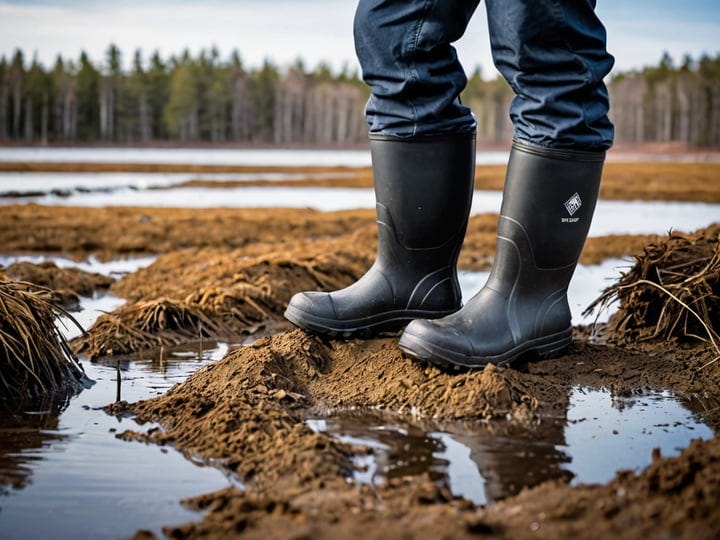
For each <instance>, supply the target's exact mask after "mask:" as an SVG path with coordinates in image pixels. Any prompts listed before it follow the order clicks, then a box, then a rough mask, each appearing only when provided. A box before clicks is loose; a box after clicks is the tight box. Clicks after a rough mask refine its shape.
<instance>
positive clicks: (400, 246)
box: [285, 133, 475, 338]
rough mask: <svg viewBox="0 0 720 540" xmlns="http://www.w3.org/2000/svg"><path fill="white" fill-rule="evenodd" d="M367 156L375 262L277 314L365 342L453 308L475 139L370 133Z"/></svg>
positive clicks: (318, 330) (315, 329) (469, 136)
mask: <svg viewBox="0 0 720 540" xmlns="http://www.w3.org/2000/svg"><path fill="white" fill-rule="evenodd" d="M370 152H371V156H372V163H373V174H374V182H375V197H376V200H377V224H378V250H377V258H376V260H375V264H373V266H372V267H371V268H370V270H369V271H368V272H367V273H366V274H365V275H364V276H363V277H361V278H360V279H359V280H358V281H357V282H355V283H354V284H352V285H351V286H349V287H347V288H345V289H342V290H339V291H335V292H331V293H325V292H303V293H298V294H296V295H295V296H293V297H292V299H291V300H290V303H289V305H288V307H287V310H286V311H285V317H286V318H287V319H288V320H289V321H290V322H292V323H294V324H295V325H297V326H299V327H300V328H303V329H305V330H308V331H311V332H314V333H319V334H326V335H329V336H332V337H334V336H339V337H365V338H367V337H372V336H375V335H378V334H380V333H385V332H396V331H398V330H400V329H401V328H403V327H404V326H405V325H406V324H408V323H409V322H410V321H411V320H413V319H418V318H423V319H432V318H437V317H443V316H445V315H448V314H449V313H453V312H454V311H457V310H458V309H460V306H461V301H462V295H461V292H460V286H459V284H458V280H457V272H456V268H455V265H456V263H457V257H458V253H459V252H460V248H461V246H462V242H463V238H464V236H465V229H466V227H467V221H468V215H469V212H470V205H471V202H472V193H473V181H474V176H475V134H474V133H464V134H453V135H447V136H445V135H443V136H436V137H422V138H420V137H418V138H414V139H398V138H391V137H386V136H380V135H371V137H370Z"/></svg>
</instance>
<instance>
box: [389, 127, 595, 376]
mask: <svg viewBox="0 0 720 540" xmlns="http://www.w3.org/2000/svg"><path fill="white" fill-rule="evenodd" d="M604 158H605V153H604V152H578V151H563V150H548V149H538V148H536V147H533V146H528V145H526V144H524V143H522V142H519V141H515V142H514V143H513V148H512V151H511V153H510V162H509V163H508V169H507V178H506V181H505V190H504V193H503V203H502V209H501V211H500V222H499V225H498V235H497V249H496V254H495V261H494V263H493V267H492V272H491V273H490V277H489V278H488V282H487V284H486V285H485V287H483V289H482V290H480V292H479V293H477V294H476V295H475V296H474V297H473V298H472V299H470V300H469V301H468V303H467V305H466V306H465V307H463V308H462V309H461V310H460V311H458V312H457V313H454V314H453V315H450V316H448V317H445V318H443V319H440V320H437V321H423V320H419V321H413V322H412V323H410V324H409V325H408V327H407V328H406V329H405V332H404V333H403V335H402V337H401V338H400V348H401V349H402V350H403V351H404V352H406V353H407V354H409V355H410V356H413V357H415V358H419V359H423V360H428V361H431V362H433V363H435V364H438V365H440V366H443V367H450V368H455V369H463V368H465V369H467V368H478V367H482V366H484V365H485V364H488V363H493V364H499V365H509V364H511V363H512V362H513V361H515V360H517V359H518V358H520V357H521V356H523V355H525V354H526V353H534V355H535V356H539V357H541V358H550V357H554V356H559V355H561V354H563V353H564V352H565V350H566V349H567V346H568V345H569V344H570V343H571V341H572V324H571V315H570V306H569V305H568V301H567V289H568V284H569V283H570V278H571V277H572V275H573V272H574V271H575V266H576V265H577V261H578V258H579V257H580V252H581V251H582V247H583V244H584V243H585V238H586V237H587V233H588V230H589V228H590V222H591V220H592V215H593V211H594V209H595V203H596V202H597V196H598V189H599V187H600V176H601V173H602V166H603V161H604Z"/></svg>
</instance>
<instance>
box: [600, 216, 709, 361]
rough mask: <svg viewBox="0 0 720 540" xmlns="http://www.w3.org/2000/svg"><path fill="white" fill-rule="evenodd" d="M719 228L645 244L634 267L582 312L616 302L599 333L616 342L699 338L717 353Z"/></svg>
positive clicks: (675, 233)
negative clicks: (616, 309) (613, 312)
mask: <svg viewBox="0 0 720 540" xmlns="http://www.w3.org/2000/svg"><path fill="white" fill-rule="evenodd" d="M719 239H720V224H715V225H711V226H710V227H707V228H705V229H702V230H700V231H698V232H696V233H694V234H682V233H677V232H672V233H670V234H669V236H668V237H667V238H665V239H663V240H661V241H658V242H654V243H651V244H648V245H647V246H646V247H645V248H644V249H643V252H642V253H641V254H640V255H637V256H636V257H635V264H634V266H633V267H632V268H631V269H630V270H629V271H628V272H627V273H625V274H623V276H622V277H621V278H620V280H619V281H618V282H617V283H615V284H614V285H612V286H611V287H609V288H607V289H606V290H605V291H604V292H603V293H602V295H601V296H600V297H599V298H598V299H597V300H595V302H593V303H592V304H591V305H590V307H589V308H588V309H587V311H586V313H589V312H592V311H593V310H594V309H595V308H597V307H606V306H607V305H608V304H610V303H612V302H615V301H619V302H620V305H619V309H618V311H617V313H616V314H615V315H613V316H612V317H611V318H610V321H609V322H608V324H607V326H606V327H605V328H604V329H603V330H602V335H603V337H606V338H607V339H608V340H610V341H615V342H631V341H635V340H650V339H661V340H670V339H687V338H694V339H701V340H704V341H708V342H710V343H711V345H712V346H713V347H714V348H715V349H716V350H717V351H718V354H720V349H718V345H720V339H718V334H719V333H720V242H719Z"/></svg>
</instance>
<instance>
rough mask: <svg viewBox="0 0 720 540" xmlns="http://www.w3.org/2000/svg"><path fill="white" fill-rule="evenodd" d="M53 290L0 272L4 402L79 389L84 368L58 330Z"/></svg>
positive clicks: (0, 377) (1, 395)
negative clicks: (11, 278)
mask: <svg viewBox="0 0 720 540" xmlns="http://www.w3.org/2000/svg"><path fill="white" fill-rule="evenodd" d="M51 293H52V291H49V290H48V289H44V288H40V287H37V286H34V285H32V284H30V283H23V282H13V281H6V280H3V276H2V274H0V362H2V367H1V368H0V401H4V402H5V403H6V404H16V403H19V402H21V401H23V400H26V399H28V398H39V397H42V396H46V395H48V394H52V393H56V392H64V391H67V390H68V389H69V390H71V391H73V390H77V389H79V387H80V386H81V385H80V382H79V381H80V379H81V378H82V368H81V366H80V364H78V362H77V361H76V359H75V357H74V356H73V354H72V352H71V351H70V348H69V347H68V344H67V342H66V341H65V338H64V337H63V335H62V334H61V333H60V331H59V330H58V327H57V324H58V321H57V319H58V317H60V316H61V315H66V316H67V313H66V312H64V311H63V310H62V309H61V308H59V307H57V306H56V305H54V304H53V303H51V302H50V301H48V299H47V298H48V295H51Z"/></svg>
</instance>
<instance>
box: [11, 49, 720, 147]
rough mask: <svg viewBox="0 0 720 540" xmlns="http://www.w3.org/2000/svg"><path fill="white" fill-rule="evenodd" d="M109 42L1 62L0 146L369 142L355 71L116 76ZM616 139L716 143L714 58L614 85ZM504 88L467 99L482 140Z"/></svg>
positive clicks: (210, 62) (151, 67) (496, 116)
mask: <svg viewBox="0 0 720 540" xmlns="http://www.w3.org/2000/svg"><path fill="white" fill-rule="evenodd" d="M122 64H123V62H122V57H121V51H120V50H119V49H118V48H117V47H116V46H115V45H110V46H109V47H108V49H107V51H106V54H105V58H104V61H103V62H102V63H100V64H96V63H93V62H92V61H91V60H90V59H89V57H88V56H87V54H85V53H81V55H80V58H79V59H78V60H77V61H74V60H68V59H64V58H62V57H61V56H58V58H57V60H56V61H55V64H54V66H53V67H52V68H51V69H46V68H45V67H44V66H43V65H41V64H40V63H39V62H38V61H37V60H36V59H33V60H32V61H31V62H30V63H27V62H26V60H25V58H24V55H23V53H22V52H21V51H19V50H17V51H16V52H15V53H14V55H13V56H12V58H10V59H7V58H5V57H4V56H3V57H0V141H6V142H7V141H14V142H24V143H47V142H54V143H97V142H104V143H119V144H142V143H151V142H159V141H173V142H181V143H197V142H211V143H225V142H228V143H257V144H263V145H271V144H275V145H291V144H319V145H348V144H354V143H358V142H362V141H365V140H366V139H367V126H366V124H365V122H364V117H363V108H364V106H365V103H366V101H367V98H368V96H369V90H368V89H367V87H366V86H365V85H364V84H363V83H362V81H361V80H360V78H359V76H358V74H357V73H355V72H352V73H351V72H348V70H347V69H344V70H342V71H340V72H339V73H333V72H332V70H331V69H330V68H329V67H327V66H326V65H320V66H318V67H317V68H315V69H314V70H311V71H310V70H307V69H306V68H305V66H304V65H303V63H302V62H301V61H297V62H295V63H294V64H293V65H291V66H290V67H287V68H285V69H280V68H279V67H278V66H277V65H275V64H273V63H272V62H270V61H265V62H264V63H263V64H262V65H261V66H258V67H255V68H247V67H245V66H244V65H243V63H242V61H241V59H240V56H239V54H238V53H237V52H234V53H233V54H231V55H230V58H229V59H227V60H222V59H221V58H220V55H219V53H218V51H217V49H214V48H213V49H210V50H204V51H201V52H200V53H199V54H198V55H197V56H195V57H193V56H192V55H191V54H190V53H189V52H187V51H186V52H184V53H183V54H182V55H180V56H173V57H170V58H169V59H163V58H162V57H161V56H160V55H159V54H158V53H157V52H155V53H154V54H152V55H151V56H150V58H148V59H144V58H143V56H142V54H141V52H140V51H136V52H135V54H134V55H133V58H132V63H131V64H132V66H131V68H130V69H127V70H123V69H122ZM609 89H610V93H611V102H612V110H611V115H612V119H613V121H614V122H615V124H616V127H617V141H618V142H639V143H642V142H668V141H680V142H684V143H688V144H692V145H700V146H720V55H719V56H718V57H716V58H710V57H703V58H701V59H700V60H698V61H697V62H695V61H693V60H692V59H691V58H685V59H684V60H683V63H682V64H681V65H680V66H677V67H676V66H674V64H673V61H672V59H671V58H670V57H669V56H668V55H665V56H664V57H663V59H662V60H661V62H660V64H659V66H657V67H652V68H646V69H644V70H642V71H634V72H630V73H624V74H621V75H618V76H616V77H615V78H614V79H613V80H612V81H611V83H610V85H609ZM512 97H513V94H512V91H511V89H510V87H509V86H508V85H507V83H505V81H504V80H502V79H500V78H497V79H495V80H485V79H483V77H482V76H481V72H480V70H479V69H477V70H476V71H475V72H474V73H473V74H472V75H471V76H470V78H469V80H468V85H467V87H466V89H465V91H464V92H463V95H462V100H463V102H465V103H466V104H468V105H469V106H470V107H471V108H472V109H473V112H474V113H475V115H476V116H477V119H478V138H479V139H480V140H483V141H489V142H498V143H499V142H506V141H508V140H509V139H510V137H511V136H512V126H511V124H510V121H509V118H508V114H507V111H508V107H509V104H510V101H511V100H512Z"/></svg>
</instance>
